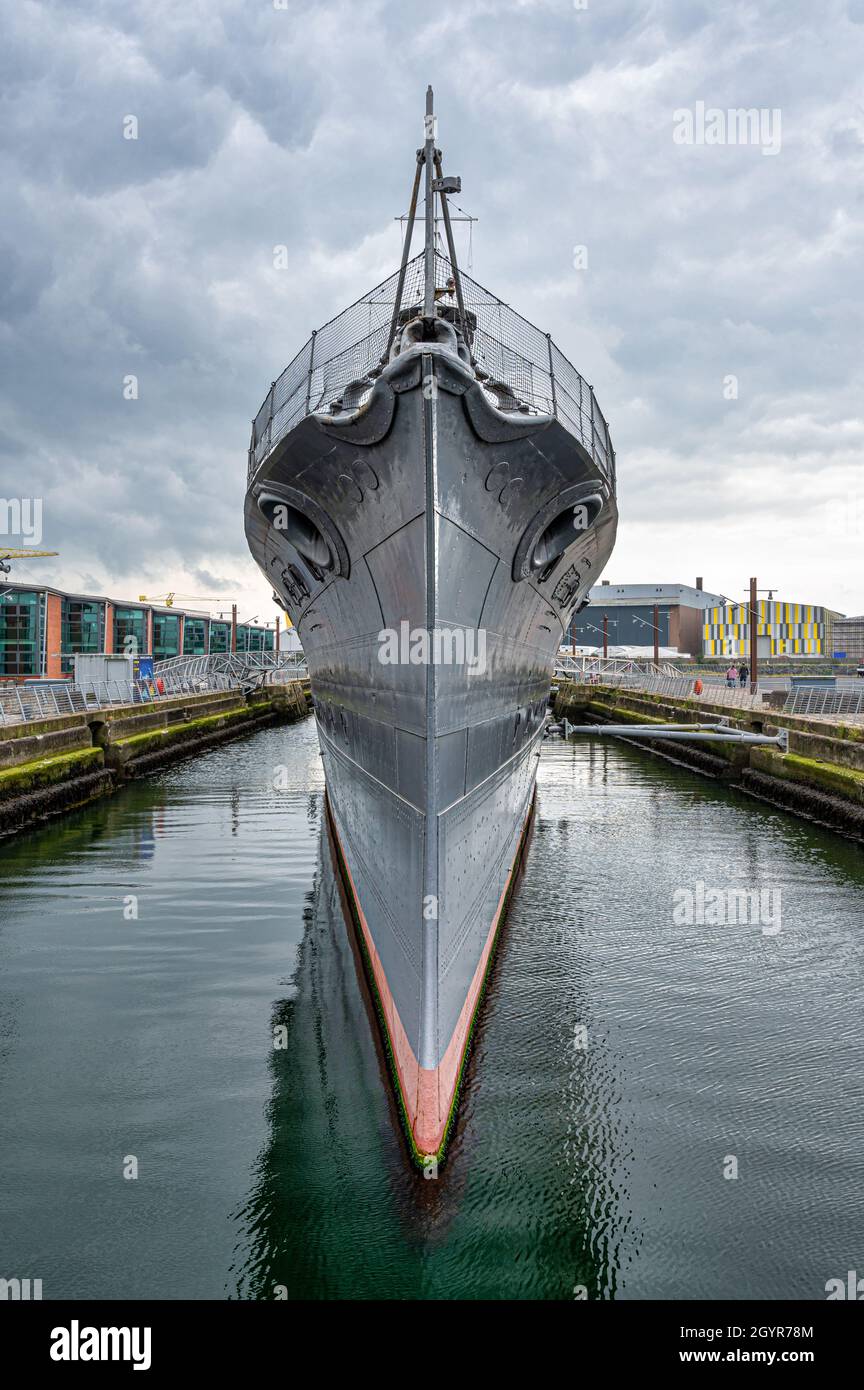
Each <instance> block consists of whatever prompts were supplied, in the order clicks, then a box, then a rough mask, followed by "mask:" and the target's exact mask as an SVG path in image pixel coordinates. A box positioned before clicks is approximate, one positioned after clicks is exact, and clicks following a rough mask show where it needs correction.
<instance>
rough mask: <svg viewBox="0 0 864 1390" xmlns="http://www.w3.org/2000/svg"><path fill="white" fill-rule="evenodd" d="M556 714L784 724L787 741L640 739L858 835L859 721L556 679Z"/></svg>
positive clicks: (617, 720)
mask: <svg viewBox="0 0 864 1390" xmlns="http://www.w3.org/2000/svg"><path fill="white" fill-rule="evenodd" d="M555 714H556V717H557V718H559V719H562V718H566V719H569V720H571V721H572V722H575V720H576V719H577V718H578V719H579V720H580V721H585V722H597V723H598V724H602V723H613V724H642V725H644V724H650V723H652V722H656V723H658V724H666V723H670V722H677V723H681V724H687V723H693V724H698V723H701V722H703V721H704V720H705V718H706V716H712V717H713V716H716V717H717V718H727V719H728V720H729V722H730V723H731V724H732V726H733V727H735V728H740V729H743V730H747V731H749V732H753V733H761V734H776V733H777V732H778V730H780V729H786V730H787V732H788V749H787V750H786V751H785V752H783V751H781V750H779V749H775V748H768V747H759V746H753V745H750V746H748V745H740V744H730V743H720V742H717V743H708V744H705V743H701V744H698V745H694V744H688V743H684V742H682V743H676V742H674V741H664V742H663V743H662V744H661V743H660V742H659V740H654V741H652V740H651V739H649V738H646V737H645V736H644V734H643V735H641V736H640V738H639V740H638V742H639V744H640V746H643V747H647V748H650V749H651V751H652V752H655V753H658V754H660V756H662V757H666V758H671V759H672V760H673V761H674V762H678V763H683V764H685V765H686V766H688V767H692V768H694V769H696V770H697V771H699V772H703V773H704V774H705V775H706V776H709V777H718V778H720V779H722V780H723V781H726V782H729V783H730V784H731V785H733V786H736V787H738V788H739V789H740V790H741V791H744V792H747V793H748V794H749V795H751V796H756V797H759V798H760V799H761V800H763V801H768V802H771V803H772V804H773V805H775V806H781V807H783V808H784V809H785V810H788V811H794V812H795V813H796V814H798V815H802V816H805V817H806V818H807V819H808V820H811V821H816V822H819V823H820V824H822V825H826V826H828V827H830V828H831V829H833V830H838V831H840V832H842V833H843V834H847V835H853V836H854V837H855V838H857V839H864V724H862V723H855V722H852V721H851V720H850V721H849V722H844V721H843V719H842V717H834V718H815V717H810V716H806V715H796V714H786V713H784V712H783V711H781V710H776V709H773V708H771V705H770V704H769V703H766V704H765V705H763V707H762V708H761V709H758V708H757V709H735V708H730V706H729V705H728V704H725V703H722V702H717V703H714V702H712V701H711V699H710V698H707V697H706V696H704V695H703V696H702V697H700V698H696V697H692V698H686V699H685V698H678V697H676V696H670V695H660V694H656V693H653V692H646V691H638V690H631V689H624V688H621V687H618V686H612V685H610V686H604V685H587V684H584V683H582V682H563V683H562V684H561V685H560V687H559V689H558V694H557V696H556V700H555Z"/></svg>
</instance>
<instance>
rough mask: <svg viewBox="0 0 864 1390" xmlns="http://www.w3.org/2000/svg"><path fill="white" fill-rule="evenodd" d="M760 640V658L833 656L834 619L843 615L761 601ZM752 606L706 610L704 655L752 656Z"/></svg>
mask: <svg viewBox="0 0 864 1390" xmlns="http://www.w3.org/2000/svg"><path fill="white" fill-rule="evenodd" d="M757 608H758V614H757V626H756V637H757V639H758V642H759V655H760V656H764V657H767V656H830V655H831V651H832V645H831V644H832V636H833V626H834V619H835V618H839V617H840V614H839V613H834V612H832V610H831V609H830V608H820V607H817V606H816V605H815V604H812V603H780V602H779V601H778V600H776V599H759V602H758V605H757ZM749 609H750V605H749V603H741V604H738V603H734V604H732V603H727V604H719V605H716V606H715V607H713V608H706V609H705V610H704V625H703V628H702V654H703V656H744V657H747V656H749V655H750V614H749Z"/></svg>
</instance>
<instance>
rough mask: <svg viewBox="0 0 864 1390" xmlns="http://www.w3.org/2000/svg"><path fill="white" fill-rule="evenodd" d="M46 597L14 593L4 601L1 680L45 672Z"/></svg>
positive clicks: (0, 630) (0, 604) (1, 611)
mask: <svg viewBox="0 0 864 1390" xmlns="http://www.w3.org/2000/svg"><path fill="white" fill-rule="evenodd" d="M44 611H45V609H44V596H43V595H42V594H40V593H24V592H22V591H21V590H16V589H13V590H11V591H10V592H9V593H7V594H4V595H3V596H2V597H0V676H38V675H40V674H41V671H42V627H43V623H44Z"/></svg>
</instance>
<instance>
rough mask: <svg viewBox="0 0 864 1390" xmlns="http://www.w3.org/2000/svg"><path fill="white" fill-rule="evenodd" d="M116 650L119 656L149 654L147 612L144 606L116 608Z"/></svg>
mask: <svg viewBox="0 0 864 1390" xmlns="http://www.w3.org/2000/svg"><path fill="white" fill-rule="evenodd" d="M114 650H115V652H116V653H117V654H118V656H141V655H147V654H148V646H147V613H146V611H145V610H144V609H143V608H115V609H114Z"/></svg>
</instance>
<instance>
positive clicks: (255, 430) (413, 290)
mask: <svg viewBox="0 0 864 1390" xmlns="http://www.w3.org/2000/svg"><path fill="white" fill-rule="evenodd" d="M424 263H425V253H424V252H421V253H420V254H419V255H418V256H415V257H414V259H413V260H411V261H409V262H408V265H407V284H406V285H405V288H404V291H403V297H402V299H401V302H402V303H403V304H405V305H406V306H413V305H414V304H415V301H419V300H420V299H421V298H422V294H421V289H422V276H423V268H424ZM400 274H401V271H400V272H396V273H394V274H393V275H391V276H389V277H388V279H387V280H384V281H382V283H381V284H380V285H377V286H376V287H375V289H373V290H370V291H369V292H368V293H367V294H365V295H363V296H362V297H361V298H360V299H358V300H356V301H355V303H354V304H351V305H349V307H348V308H347V309H344V310H343V311H342V313H341V314H337V315H336V317H335V318H333V319H331V320H330V321H329V323H326V324H324V326H323V327H322V328H319V329H316V330H315V332H314V333H312V334H311V336H310V337H309V339H308V340H307V341H306V343H304V345H303V347H302V348H301V349H300V351H299V352H298V353H297V355H296V357H294V359H293V360H292V361H291V362H290V363H289V365H288V366H287V367H286V368H285V370H284V371H283V372H282V373H281V375H280V376H279V377H277V379H276V380H275V381H274V382H273V384H272V385H271V387H270V390H269V391H268V392H267V395H266V396H265V398H264V401H263V403H262V405H261V408H260V409H259V411H258V413H257V415H256V416H255V419H254V421H253V423H252V439H251V442H250V446H249V453H248V478H249V481H251V479H252V478H253V477H254V475H255V474H256V473H257V471H258V469H259V468H260V467H261V465H262V464H263V463H264V461H265V459H267V458H268V457H269V455H270V454H271V453H272V452H273V449H274V448H275V447H276V445H277V444H278V443H279V441H280V440H281V439H283V438H284V437H285V435H286V434H288V432H289V431H290V430H291V429H293V428H294V427H295V426H296V425H297V424H299V422H300V421H301V420H303V419H304V418H305V417H306V416H308V415H311V414H314V413H315V412H316V411H317V410H320V409H327V410H328V411H329V409H330V408H331V405H337V404H338V401H339V397H340V396H341V393H342V392H343V391H344V390H345V388H346V387H348V386H353V385H355V384H360V385H363V384H365V385H367V386H368V388H369V389H371V388H372V386H373V385H374V382H375V379H376V378H377V376H379V375H380V372H381V368H382V365H384V364H385V361H386V355H387V350H388V344H389V339H390V330H391V314H392V310H393V305H394V304H395V303H396V294H397V286H398V281H399V277H400ZM451 274H452V266H451V262H450V261H449V260H448V258H447V257H446V256H442V255H440V254H439V253H436V255H435V280H436V284H437V285H439V286H444V285H446V283H447V281H448V279H449V278H450V276H451ZM460 278H461V287H462V292H463V295H464V304H465V314H466V319H467V321H468V322H469V323H470V324H471V335H472V342H471V349H472V359H473V361H474V364H475V366H476V367H477V368H479V369H480V372H481V374H480V375H479V376H478V379H479V380H480V382H481V385H482V387H483V390H484V391H485V393H486V395H487V396H488V398H489V400H490V401H492V403H493V404H496V405H497V404H499V399H498V394H497V393H496V391H495V389H494V388H495V386H503V387H504V388H505V389H509V391H510V392H511V393H512V398H513V400H514V401H515V409H516V410H518V411H519V412H520V413H521V414H527V415H531V414H542V415H552V416H553V417H554V418H555V419H557V420H558V421H559V423H560V424H561V425H563V427H564V428H565V429H566V430H567V431H568V433H570V434H572V435H573V436H574V438H576V439H577V440H578V441H579V442H580V443H581V444H582V446H583V447H584V448H585V449H586V450H587V451H588V453H589V454H590V456H591V457H592V458H593V460H594V462H595V463H596V465H597V466H598V468H600V469H601V471H602V472H603V473H604V475H605V476H606V477H607V478H609V480H610V482H612V484H613V486H614V480H615V453H614V450H613V448H612V442H611V439H610V437H609V427H608V425H607V423H606V418H605V416H604V415H603V412H602V411H601V410H600V407H599V405H598V404H597V399H596V396H595V395H594V388H593V387H592V386H591V385H590V384H589V383H588V382H587V381H586V380H585V378H584V377H583V376H581V375H580V373H579V372H578V371H577V370H576V368H575V367H574V366H573V364H572V363H571V362H569V361H568V360H567V358H566V357H565V356H564V354H563V353H562V352H561V351H560V349H559V348H558V347H556V346H555V344H554V343H553V342H552V340H551V338H550V336H549V334H547V333H542V332H541V331H540V329H538V328H537V327H536V326H535V325H534V324H533V323H531V322H530V321H529V320H528V319H525V318H523V317H522V316H521V315H520V314H517V313H516V312H515V311H514V310H513V309H511V308H510V306H509V304H506V303H505V301H504V300H502V299H498V298H497V297H496V296H495V295H493V294H491V293H490V291H489V290H486V289H484V288H483V286H482V285H480V284H478V283H477V282H476V281H474V280H471V279H470V278H469V277H468V276H466V275H465V274H464V273H463V274H462V275H461V277H460ZM417 308H418V312H419V302H418V303H417ZM405 312H412V309H411V308H410V307H409V308H408V309H407V310H406V311H405ZM510 408H511V409H512V408H514V407H513V406H512V405H511V407H510Z"/></svg>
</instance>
